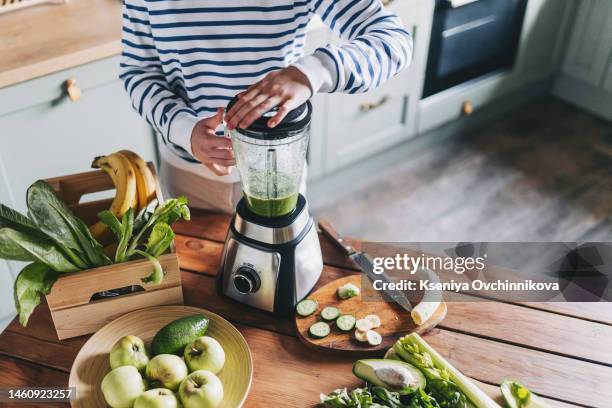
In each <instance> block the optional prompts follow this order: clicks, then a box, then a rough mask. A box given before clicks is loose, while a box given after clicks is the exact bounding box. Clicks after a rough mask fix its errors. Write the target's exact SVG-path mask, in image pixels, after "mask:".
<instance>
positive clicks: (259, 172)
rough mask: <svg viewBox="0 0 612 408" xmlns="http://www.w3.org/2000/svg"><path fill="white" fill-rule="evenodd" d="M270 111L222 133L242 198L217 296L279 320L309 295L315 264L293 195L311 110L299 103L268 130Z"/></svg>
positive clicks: (313, 242)
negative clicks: (228, 142) (231, 152)
mask: <svg viewBox="0 0 612 408" xmlns="http://www.w3.org/2000/svg"><path fill="white" fill-rule="evenodd" d="M236 100H237V99H236V98H234V99H232V101H230V103H229V105H228V106H227V110H229V109H230V108H231V106H232V105H233V104H234V103H235V102H236ZM275 113H276V111H275V109H273V110H271V111H269V112H267V113H266V114H264V115H262V117H261V118H259V119H257V120H256V121H255V122H253V123H252V124H251V125H250V126H249V127H248V128H246V129H242V128H236V129H233V130H228V133H229V136H230V138H231V140H232V147H233V149H234V155H235V158H236V167H237V168H238V172H239V173H240V178H241V181H242V188H243V192H244V196H243V198H242V199H241V200H240V201H239V202H238V204H237V206H236V212H235V214H234V216H233V218H232V221H231V223H230V226H229V230H228V232H227V236H226V239H225V245H224V248H223V254H222V258H221V265H220V268H219V273H218V277H217V290H218V291H219V292H220V293H221V294H223V295H225V296H227V297H229V298H232V299H234V300H237V301H239V302H242V303H245V304H247V305H249V306H252V307H255V308H257V309H261V310H265V311H267V312H271V313H274V314H276V315H281V316H282V315H288V314H291V313H293V310H294V308H295V305H296V304H297V302H299V301H300V300H302V299H303V298H304V297H306V295H308V293H309V292H310V291H311V290H312V288H313V287H314V285H315V284H316V283H317V281H318V280H319V277H320V275H321V271H322V270H323V260H322V256H321V247H320V245H319V237H318V234H317V229H316V227H315V224H314V220H313V218H312V216H311V215H310V213H309V212H308V204H307V201H306V198H305V197H304V196H303V195H302V194H300V192H299V190H300V185H301V182H302V177H303V174H304V165H305V161H306V151H307V148H308V140H309V137H310V118H311V115H312V105H311V103H310V102H306V103H305V104H303V105H301V106H299V107H297V108H296V109H294V110H293V111H291V112H289V113H288V114H287V116H286V117H285V118H284V119H283V120H282V121H281V122H280V123H279V124H278V125H277V126H276V127H274V128H270V127H268V126H267V121H268V120H269V119H270V117H272V116H273V115H274V114H275Z"/></svg>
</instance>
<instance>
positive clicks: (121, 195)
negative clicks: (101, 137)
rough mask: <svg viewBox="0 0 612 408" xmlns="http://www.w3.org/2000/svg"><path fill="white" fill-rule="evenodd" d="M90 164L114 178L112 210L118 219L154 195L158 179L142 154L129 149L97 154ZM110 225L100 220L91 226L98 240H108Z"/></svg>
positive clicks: (141, 206) (144, 203) (147, 201)
mask: <svg viewBox="0 0 612 408" xmlns="http://www.w3.org/2000/svg"><path fill="white" fill-rule="evenodd" d="M91 167H93V168H96V169H101V170H104V171H105V172H106V173H107V174H108V175H109V176H110V178H111V180H112V181H113V184H114V185H115V189H116V190H117V191H116V194H115V198H114V199H113V202H112V203H111V206H110V211H111V212H112V213H113V214H114V215H115V216H116V217H117V218H119V219H121V217H123V214H125V213H126V212H127V211H128V210H129V209H130V208H133V209H134V210H135V211H139V210H140V209H142V208H144V207H146V206H147V205H148V204H149V202H150V201H151V200H152V199H153V198H155V192H156V188H157V182H156V180H155V176H154V175H153V172H152V171H151V169H149V166H147V163H146V162H145V161H144V160H143V159H142V157H140V156H139V155H137V154H136V153H134V152H132V151H130V150H120V151H118V152H115V153H113V154H109V155H108V156H99V157H96V158H95V159H94V161H93V163H92V164H91ZM107 229H108V227H107V226H106V225H105V224H104V223H102V222H100V221H99V222H97V223H96V224H94V225H92V226H91V227H89V230H90V231H91V234H92V235H93V236H94V238H96V239H97V240H105V237H106V235H107Z"/></svg>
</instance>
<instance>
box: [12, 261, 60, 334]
mask: <svg viewBox="0 0 612 408" xmlns="http://www.w3.org/2000/svg"><path fill="white" fill-rule="evenodd" d="M57 277H58V274H57V272H55V271H53V270H51V269H49V267H48V266H47V265H45V264H42V263H38V262H35V263H31V264H29V265H27V266H26V267H25V268H23V269H22V270H21V272H19V275H18V276H17V279H16V280H15V285H14V292H13V293H14V297H15V307H16V308H17V312H18V313H19V323H21V325H22V326H26V325H27V324H28V320H29V318H30V315H31V314H32V311H33V310H34V308H35V307H36V306H38V304H39V303H40V296H41V295H47V294H49V292H51V287H52V286H53V284H54V283H55V281H56V280H57Z"/></svg>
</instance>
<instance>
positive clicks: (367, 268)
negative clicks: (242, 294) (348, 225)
mask: <svg viewBox="0 0 612 408" xmlns="http://www.w3.org/2000/svg"><path fill="white" fill-rule="evenodd" d="M319 228H321V231H322V232H323V234H325V235H326V236H327V237H328V238H330V239H331V240H332V241H333V242H334V244H336V246H337V247H338V248H340V249H341V250H342V252H343V253H344V254H345V255H346V256H348V257H349V258H350V259H351V260H352V261H353V262H354V263H355V264H356V265H357V266H358V267H359V269H361V271H362V272H363V273H365V274H366V275H367V276H368V278H370V280H371V281H372V282H374V281H377V280H378V281H382V282H383V283H390V282H392V280H391V279H390V278H389V276H388V275H387V274H386V273H384V272H383V273H374V265H373V264H372V260H371V259H370V257H369V256H368V254H366V253H365V252H360V251H357V250H356V249H355V248H353V246H352V245H351V244H350V243H349V242H348V241H347V240H346V239H344V238H343V237H342V236H341V235H340V234H339V233H338V231H336V230H335V229H334V227H332V225H331V224H330V223H329V221H325V220H321V221H319ZM385 287H388V285H385ZM381 292H383V294H384V295H385V297H386V298H387V300H390V301H392V302H395V303H397V304H398V305H399V306H401V307H402V308H403V309H404V310H406V311H408V312H410V311H412V304H411V303H410V300H409V299H408V297H406V294H404V293H403V292H401V291H398V290H389V289H386V290H382V291H381Z"/></svg>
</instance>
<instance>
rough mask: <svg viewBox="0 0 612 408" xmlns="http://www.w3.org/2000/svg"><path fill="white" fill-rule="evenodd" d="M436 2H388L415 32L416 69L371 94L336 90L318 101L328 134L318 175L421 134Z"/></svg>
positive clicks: (407, 70)
mask: <svg viewBox="0 0 612 408" xmlns="http://www.w3.org/2000/svg"><path fill="white" fill-rule="evenodd" d="M433 5H434V2H433V1H431V0H404V1H401V2H400V1H392V2H390V3H389V5H388V7H389V8H390V9H391V10H393V11H394V12H396V13H397V14H398V15H399V16H400V18H401V19H402V21H403V23H404V26H405V27H406V29H407V30H408V31H410V32H411V33H412V35H413V40H414V50H413V51H414V53H413V61H412V64H411V65H410V67H408V68H407V69H406V70H405V71H403V72H402V73H401V74H400V75H398V76H397V77H395V78H393V79H391V80H390V81H388V82H387V83H385V84H383V85H382V86H381V87H380V88H378V89H375V90H372V91H370V92H367V93H365V94H353V95H348V94H342V93H336V94H331V95H325V96H324V100H322V99H318V100H316V102H320V103H322V104H323V106H324V109H325V112H324V117H322V118H321V120H323V121H324V125H323V131H324V134H325V135H326V137H325V140H324V143H323V145H322V146H321V156H322V159H323V160H322V161H321V166H322V170H321V171H319V173H318V175H323V174H325V173H329V172H331V171H334V170H336V169H339V168H341V167H344V166H347V165H349V164H352V163H356V162H357V161H359V160H362V159H364V158H366V157H370V156H372V155H374V154H376V153H377V152H380V151H382V150H384V149H388V148H390V147H391V146H393V145H396V144H398V143H400V142H402V141H405V140H407V139H409V138H411V137H413V136H414V135H415V131H416V106H417V102H418V99H419V97H420V93H421V87H422V79H423V76H424V72H425V63H426V59H427V49H428V45H429V35H430V31H431V30H430V27H431V21H432V17H433Z"/></svg>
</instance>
